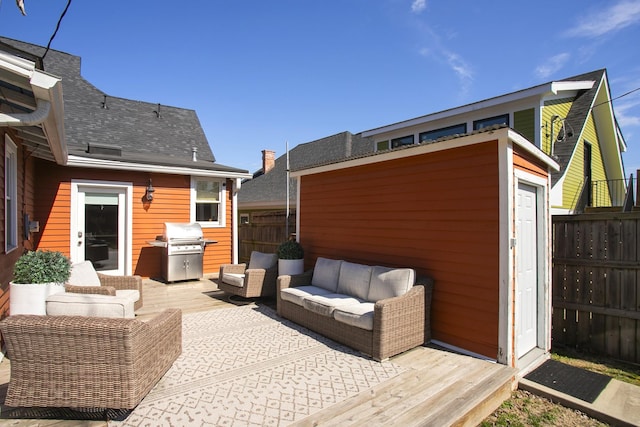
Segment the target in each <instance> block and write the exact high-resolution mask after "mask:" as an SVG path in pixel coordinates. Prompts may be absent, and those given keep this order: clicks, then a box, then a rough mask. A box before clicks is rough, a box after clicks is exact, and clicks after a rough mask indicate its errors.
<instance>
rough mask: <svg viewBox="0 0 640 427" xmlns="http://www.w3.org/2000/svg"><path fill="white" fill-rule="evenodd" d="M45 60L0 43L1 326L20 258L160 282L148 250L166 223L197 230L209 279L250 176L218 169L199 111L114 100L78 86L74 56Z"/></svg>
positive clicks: (230, 236) (226, 257)
mask: <svg viewBox="0 0 640 427" xmlns="http://www.w3.org/2000/svg"><path fill="white" fill-rule="evenodd" d="M44 52H45V49H44V48H43V47H40V46H35V45H32V44H28V43H23V42H20V41H16V40H11V39H6V38H0V88H1V89H2V90H1V91H0V138H1V139H2V142H3V151H4V153H5V163H4V165H3V167H2V175H3V179H2V180H1V182H2V183H3V185H4V192H5V203H4V206H3V207H2V209H3V212H2V221H0V224H2V225H1V226H2V227H4V230H3V233H2V235H1V237H0V238H1V239H2V240H3V245H2V247H1V248H0V249H1V253H0V265H1V266H2V272H1V273H0V279H1V290H0V317H2V316H5V315H6V314H7V310H8V306H9V305H8V298H9V295H8V288H9V286H8V284H9V281H10V280H11V272H12V267H13V263H15V261H16V259H17V258H18V257H19V256H20V255H21V254H22V253H23V251H24V250H25V249H51V250H58V251H61V252H63V253H65V254H67V255H68V256H70V257H71V260H72V261H73V262H78V261H82V260H85V259H90V260H92V261H93V262H94V265H95V266H96V268H97V269H98V270H101V271H102V272H105V273H108V274H109V273H111V274H139V275H141V276H144V277H160V276H161V250H162V249H160V248H157V247H152V246H151V245H149V243H148V242H149V241H150V240H154V239H156V236H159V235H162V234H163V231H164V223H165V222H185V223H187V222H199V223H200V224H201V226H202V228H203V231H204V237H205V238H207V239H210V240H214V241H216V242H217V243H216V244H213V245H209V246H207V248H206V249H205V254H204V272H205V274H207V273H214V272H217V271H218V269H219V266H220V264H222V263H228V262H235V261H236V259H237V247H236V245H235V241H236V239H235V237H234V236H235V232H236V212H237V209H236V194H237V190H238V188H239V187H240V183H241V181H242V180H243V179H246V178H248V177H250V176H251V175H250V174H249V173H248V172H247V171H245V170H242V169H237V168H233V167H229V166H224V165H221V164H218V163H216V161H215V157H214V155H213V152H212V151H211V148H210V146H209V143H208V141H207V139H206V137H205V135H204V132H203V130H202V127H201V125H200V121H199V119H198V117H197V114H196V113H195V111H193V110H187V109H183V108H176V107H170V106H165V105H160V104H155V103H147V102H140V101H133V100H129V99H123V98H117V97H110V96H108V95H107V94H106V93H104V92H102V91H100V90H99V89H97V88H96V87H95V86H93V85H92V84H91V83H89V82H88V81H86V80H85V79H84V78H83V77H82V76H81V74H80V58H79V57H77V56H74V55H70V54H67V53H64V52H59V51H55V50H49V51H48V52H47V54H46V56H45V59H44V60H42V59H41V58H42V56H43V54H44ZM149 196H152V197H149Z"/></svg>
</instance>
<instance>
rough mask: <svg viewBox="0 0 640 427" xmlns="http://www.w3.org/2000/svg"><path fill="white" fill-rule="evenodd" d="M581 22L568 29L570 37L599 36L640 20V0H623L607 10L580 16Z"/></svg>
mask: <svg viewBox="0 0 640 427" xmlns="http://www.w3.org/2000/svg"><path fill="white" fill-rule="evenodd" d="M577 21H578V22H579V24H578V25H577V26H576V27H574V28H572V29H570V30H568V31H566V32H565V34H566V35H567V36H570V37H599V36H602V35H605V34H607V33H610V32H614V31H617V30H621V29H623V28H625V27H628V26H630V25H635V24H637V23H639V22H640V0H621V1H618V2H617V3H615V4H613V5H612V6H610V7H609V8H608V9H605V10H598V11H593V12H591V13H590V14H589V15H586V16H583V17H582V18H580V17H578V19H577Z"/></svg>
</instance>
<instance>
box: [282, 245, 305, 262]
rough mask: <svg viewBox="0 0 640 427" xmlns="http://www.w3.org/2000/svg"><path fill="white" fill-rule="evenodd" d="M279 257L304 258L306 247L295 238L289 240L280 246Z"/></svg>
mask: <svg viewBox="0 0 640 427" xmlns="http://www.w3.org/2000/svg"><path fill="white" fill-rule="evenodd" d="M278 258H280V259H303V258H304V249H302V245H300V243H298V242H296V241H295V240H287V241H286V242H284V243H282V244H281V245H280V246H279V247H278Z"/></svg>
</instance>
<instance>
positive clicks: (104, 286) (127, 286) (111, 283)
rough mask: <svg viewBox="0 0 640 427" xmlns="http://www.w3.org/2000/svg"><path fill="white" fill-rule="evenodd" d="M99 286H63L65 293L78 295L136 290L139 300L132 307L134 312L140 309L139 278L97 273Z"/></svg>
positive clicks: (140, 291)
mask: <svg viewBox="0 0 640 427" xmlns="http://www.w3.org/2000/svg"><path fill="white" fill-rule="evenodd" d="M98 278H99V279H100V286H77V285H69V284H67V285H65V291H66V292H75V293H78V294H99V295H115V294H116V291H121V290H137V291H138V292H139V294H140V298H138V301H136V302H135V304H134V305H133V309H134V310H138V309H139V308H141V307H142V278H141V277H140V276H110V275H107V274H102V273H98Z"/></svg>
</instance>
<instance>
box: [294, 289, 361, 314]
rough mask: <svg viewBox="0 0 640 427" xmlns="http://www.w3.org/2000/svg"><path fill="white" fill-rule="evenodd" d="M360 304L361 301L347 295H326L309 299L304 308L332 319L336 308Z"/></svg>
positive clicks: (306, 300)
mask: <svg viewBox="0 0 640 427" xmlns="http://www.w3.org/2000/svg"><path fill="white" fill-rule="evenodd" d="M359 302H361V301H360V300H358V299H356V298H354V297H350V296H349V295H345V294H326V295H313V296H310V297H307V298H305V299H304V301H302V306H303V307H304V308H306V309H307V310H309V311H312V312H314V313H317V314H320V315H322V316H328V317H331V316H333V310H335V309H336V307H340V306H342V305H348V304H357V303H359Z"/></svg>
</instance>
